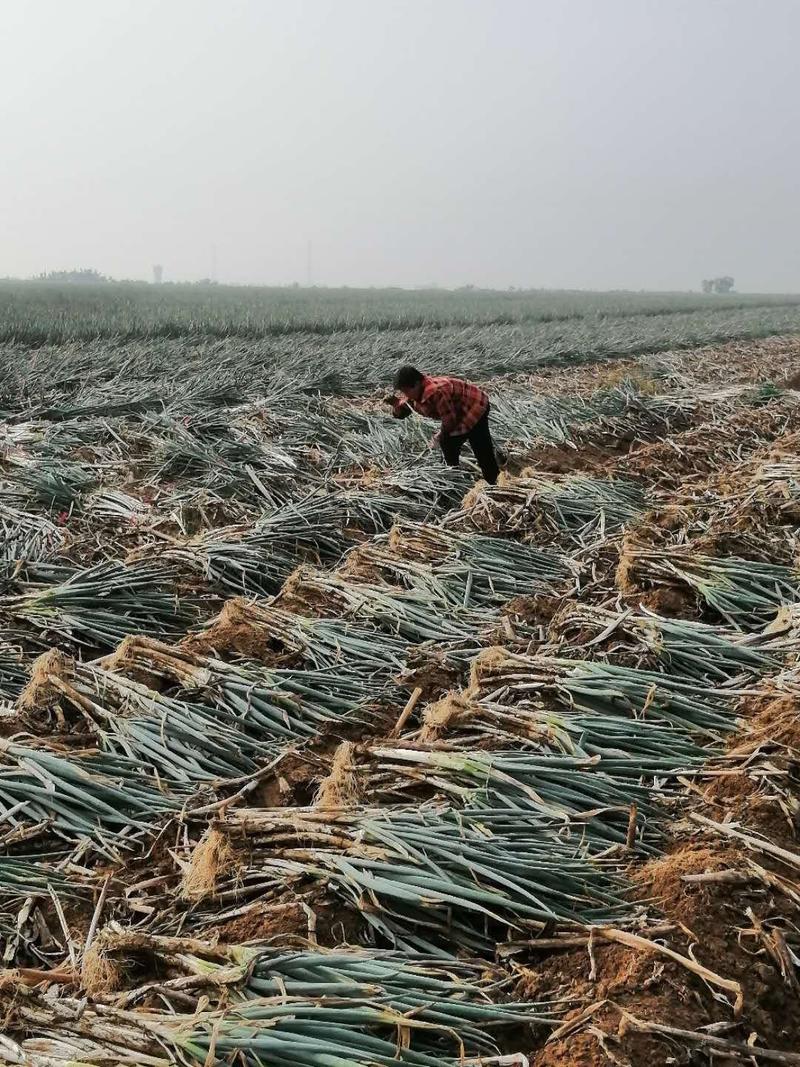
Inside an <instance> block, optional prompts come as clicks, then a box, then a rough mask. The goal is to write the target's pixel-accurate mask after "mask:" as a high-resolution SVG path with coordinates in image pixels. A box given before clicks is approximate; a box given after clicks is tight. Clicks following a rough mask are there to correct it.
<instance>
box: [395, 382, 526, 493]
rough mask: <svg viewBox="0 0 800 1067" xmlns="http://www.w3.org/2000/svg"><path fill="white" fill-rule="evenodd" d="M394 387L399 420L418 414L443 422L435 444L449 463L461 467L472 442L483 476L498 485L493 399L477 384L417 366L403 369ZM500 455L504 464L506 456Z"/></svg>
mask: <svg viewBox="0 0 800 1067" xmlns="http://www.w3.org/2000/svg"><path fill="white" fill-rule="evenodd" d="M394 387H395V389H399V390H400V392H401V393H402V394H403V396H402V397H397V396H389V397H387V398H386V403H387V404H390V405H391V408H392V414H393V415H394V417H395V418H396V419H404V418H406V417H407V416H408V415H410V414H411V412H412V411H416V412H417V413H418V414H420V415H426V416H427V417H428V418H429V419H440V420H441V423H442V426H441V429H440V430H438V431H437V432H436V433H435V434H434V436H433V439H432V441H431V447H432V448H433V447H434V446H435V445H437V444H438V445H439V446H440V447H441V449H442V453H443V455H444V459H445V463H447V465H448V466H450V467H457V466H458V460H459V456H460V455H461V449H462V448H463V446H464V442H465V441H469V443H470V446H471V447H472V451H473V452H474V453H475V459H476V460H477V461H478V465H479V466H480V468H481V473H482V474H483V477H484V478H485V479H486V481H487V482H488V483H489V485H494V484H495V482H496V481H497V476H498V474H499V473H500V470H499V467H498V454H497V453H495V448H494V444H493V442H492V434H491V431H490V430H489V397H488V396H487V395H486V393H484V391H483V390H482V389H479V388H478V386H477V385H472V384H471V383H470V382H465V381H462V380H461V378H439V377H436V378H432V377H429V376H428V375H427V374H423V373H422V371H419V370H417V368H416V367H411V366H409V365H406V366H404V367H401V368H400V370H399V371H398V372H397V374H396V375H395V377H394ZM499 455H500V460H501V462H504V459H505V457H504V456H503V455H502V453H500V454H499Z"/></svg>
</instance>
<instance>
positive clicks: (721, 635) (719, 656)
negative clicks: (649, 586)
mask: <svg viewBox="0 0 800 1067" xmlns="http://www.w3.org/2000/svg"><path fill="white" fill-rule="evenodd" d="M548 638H549V641H548V645H547V646H545V647H542V648H541V649H540V652H542V653H545V654H550V653H553V654H555V655H561V656H569V657H572V656H576V657H591V658H593V659H601V660H604V661H607V662H609V663H617V664H620V665H624V666H636V667H644V668H646V669H649V670H654V669H655V670H662V671H666V672H669V673H672V674H675V675H680V676H682V677H685V678H692V679H695V680H696V681H698V682H702V681H706V682H710V681H711V680H715V681H718V682H719V683H720V684H722V685H725V684H729V683H733V682H735V681H736V680H737V679H740V678H742V677H743V676H755V675H759V674H763V673H766V672H767V671H773V670H777V669H778V667H779V665H780V658H779V656H778V655H776V654H775V653H771V652H770V651H768V647H769V646H768V640H767V638H766V637H765V636H762V635H759V634H744V633H742V632H741V631H740V630H734V629H731V628H730V627H725V626H712V625H710V624H708V623H704V622H697V621H695V620H686V619H668V618H662V617H661V616H659V615H656V614H654V613H653V612H649V611H646V610H643V611H641V612H636V611H634V610H633V609H631V608H628V609H627V610H625V611H618V612H614V611H609V610H607V609H603V608H598V607H595V606H593V605H591V604H581V603H570V604H568V605H567V606H566V607H565V608H564V609H563V610H562V611H561V612H559V613H558V614H557V615H556V616H554V618H553V620H552V622H551V624H550V627H549V630H548Z"/></svg>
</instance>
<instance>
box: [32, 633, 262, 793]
mask: <svg viewBox="0 0 800 1067" xmlns="http://www.w3.org/2000/svg"><path fill="white" fill-rule="evenodd" d="M32 673H33V676H34V678H35V682H32V683H31V684H30V685H29V686H28V687H27V689H26V690H25V692H24V694H23V696H22V698H21V700H20V711H21V714H22V716H23V721H24V722H25V724H26V725H27V726H28V727H29V728H30V729H31V730H32V731H34V732H36V733H39V734H43V735H45V736H53V735H58V734H61V733H65V734H67V735H68V736H69V737H70V738H71V739H72V738H74V737H75V735H78V736H80V735H81V734H83V736H84V738H85V739H86V740H87V741H90V742H91V743H93V744H94V745H96V746H97V748H98V749H99V751H100V752H102V753H104V754H106V755H109V756H121V757H123V758H125V759H127V760H128V761H130V763H131V764H135V765H137V766H138V767H139V768H140V770H141V772H142V773H143V774H144V775H145V777H146V778H148V779H150V780H154V781H155V782H159V781H165V782H167V783H168V784H170V785H173V784H175V783H185V784H190V785H191V784H196V783H202V782H204V781H211V780H218V779H226V778H239V777H242V776H244V775H247V774H252V773H253V772H254V771H255V770H256V769H257V767H258V766H259V761H264V762H266V761H267V760H269V759H271V758H274V757H275V755H276V748H275V746H274V745H272V746H270V745H269V744H268V743H267V742H265V741H264V740H262V738H261V737H260V731H258V730H255V729H253V728H252V727H250V724H249V723H248V722H247V721H246V720H245V721H244V722H242V720H241V719H238V718H236V717H235V716H234V715H233V714H232V713H231V712H230V711H227V710H226V709H225V708H220V707H206V706H204V705H202V704H189V703H187V702H185V701H182V700H176V699H175V698H173V697H169V696H166V695H165V694H163V693H158V692H156V691H154V690H152V689H149V688H148V687H147V686H145V685H141V684H139V683H138V682H136V681H132V680H130V679H129V678H126V677H124V676H123V675H121V674H117V673H114V672H111V671H108V670H104V669H103V668H101V667H99V666H96V665H85V664H79V663H75V662H73V661H69V660H67V659H66V657H64V656H60V655H59V654H58V653H47V654H46V655H45V656H43V657H40V659H39V660H38V661H37V663H36V664H35V665H34V667H33V671H32Z"/></svg>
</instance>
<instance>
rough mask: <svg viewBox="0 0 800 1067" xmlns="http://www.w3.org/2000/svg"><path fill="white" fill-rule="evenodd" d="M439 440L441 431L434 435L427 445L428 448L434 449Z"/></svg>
mask: <svg viewBox="0 0 800 1067" xmlns="http://www.w3.org/2000/svg"><path fill="white" fill-rule="evenodd" d="M441 439H442V431H441V430H437V431H436V433H435V434H434V435H433V437H432V438H431V440H430V444H429V445H428V447H429V448H436V446H437V445H438V444H439V442H440V441H441Z"/></svg>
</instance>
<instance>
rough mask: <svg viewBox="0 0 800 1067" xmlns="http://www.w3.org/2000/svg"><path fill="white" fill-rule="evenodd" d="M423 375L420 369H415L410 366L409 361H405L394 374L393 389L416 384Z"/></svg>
mask: <svg viewBox="0 0 800 1067" xmlns="http://www.w3.org/2000/svg"><path fill="white" fill-rule="evenodd" d="M423 377H424V375H423V373H422V371H420V370H417V368H416V367H412V366H411V364H410V363H406V364H405V365H404V366H402V367H401V368H400V370H399V371H398V372H397V374H395V376H394V387H395V389H408V388H410V387H411V386H414V385H418V384H419V383H420V382H421V381H422V379H423Z"/></svg>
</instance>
